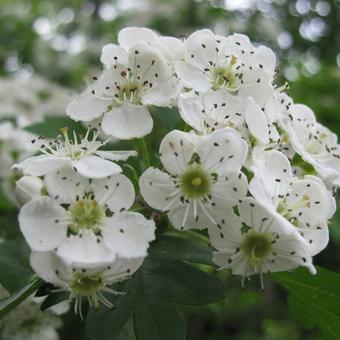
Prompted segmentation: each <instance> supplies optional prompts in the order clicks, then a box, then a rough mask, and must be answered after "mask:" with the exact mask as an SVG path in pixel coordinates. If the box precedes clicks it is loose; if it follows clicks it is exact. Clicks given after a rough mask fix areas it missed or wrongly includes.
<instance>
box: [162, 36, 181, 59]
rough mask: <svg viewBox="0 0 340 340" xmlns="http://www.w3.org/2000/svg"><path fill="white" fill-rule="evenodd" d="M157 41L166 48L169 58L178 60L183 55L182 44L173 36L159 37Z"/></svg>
mask: <svg viewBox="0 0 340 340" xmlns="http://www.w3.org/2000/svg"><path fill="white" fill-rule="evenodd" d="M159 42H160V44H161V46H162V47H164V48H165V49H166V52H167V53H168V54H169V57H170V59H171V60H180V59H183V57H184V52H185V49H184V44H183V42H182V41H181V40H180V39H177V38H174V37H159Z"/></svg>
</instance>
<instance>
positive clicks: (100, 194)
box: [90, 174, 135, 213]
mask: <svg viewBox="0 0 340 340" xmlns="http://www.w3.org/2000/svg"><path fill="white" fill-rule="evenodd" d="M90 189H91V191H92V192H93V194H94V196H95V199H96V201H97V202H98V203H99V204H100V205H102V206H106V207H107V208H109V209H110V210H111V211H112V212H115V213H117V212H120V211H124V210H128V209H129V208H131V206H132V205H133V203H134V201H135V189H134V187H133V184H132V183H131V181H130V180H129V179H128V178H127V177H126V176H124V175H121V174H115V175H112V176H109V177H108V178H102V179H93V180H92V181H91V184H90Z"/></svg>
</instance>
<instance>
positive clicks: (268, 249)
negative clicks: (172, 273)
mask: <svg viewBox="0 0 340 340" xmlns="http://www.w3.org/2000/svg"><path fill="white" fill-rule="evenodd" d="M273 240H274V238H273V235H272V234H271V233H258V232H255V231H250V232H248V233H247V234H245V235H244V239H243V241H242V243H241V247H240V248H241V249H242V251H243V252H244V254H245V255H246V256H247V257H248V258H249V262H250V264H251V265H252V266H253V267H258V266H260V265H261V264H262V261H263V259H264V258H265V257H266V256H268V255H269V254H271V253H272V248H273V246H272V242H273Z"/></svg>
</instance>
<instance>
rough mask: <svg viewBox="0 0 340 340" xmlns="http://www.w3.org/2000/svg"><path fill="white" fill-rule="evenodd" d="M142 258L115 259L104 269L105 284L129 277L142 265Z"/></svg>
mask: <svg viewBox="0 0 340 340" xmlns="http://www.w3.org/2000/svg"><path fill="white" fill-rule="evenodd" d="M143 260H144V257H137V258H131V259H127V258H118V257H117V258H116V259H115V260H114V262H113V263H110V265H109V266H107V267H106V269H105V273H104V278H105V282H106V283H108V282H110V281H111V282H112V283H114V282H115V281H117V280H119V279H124V278H128V277H131V275H133V274H134V273H135V272H136V271H137V270H138V269H139V268H140V266H141V265H142V264H143Z"/></svg>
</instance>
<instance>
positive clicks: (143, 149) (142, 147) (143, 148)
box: [138, 138, 151, 168]
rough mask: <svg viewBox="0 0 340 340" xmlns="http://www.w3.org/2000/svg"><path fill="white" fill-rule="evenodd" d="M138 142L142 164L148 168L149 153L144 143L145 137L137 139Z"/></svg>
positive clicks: (149, 164)
mask: <svg viewBox="0 0 340 340" xmlns="http://www.w3.org/2000/svg"><path fill="white" fill-rule="evenodd" d="M138 144H139V149H140V152H141V153H142V154H143V159H144V165H145V167H146V168H149V167H150V166H151V163H150V155H149V149H148V146H147V145H146V141H145V138H140V139H138Z"/></svg>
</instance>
